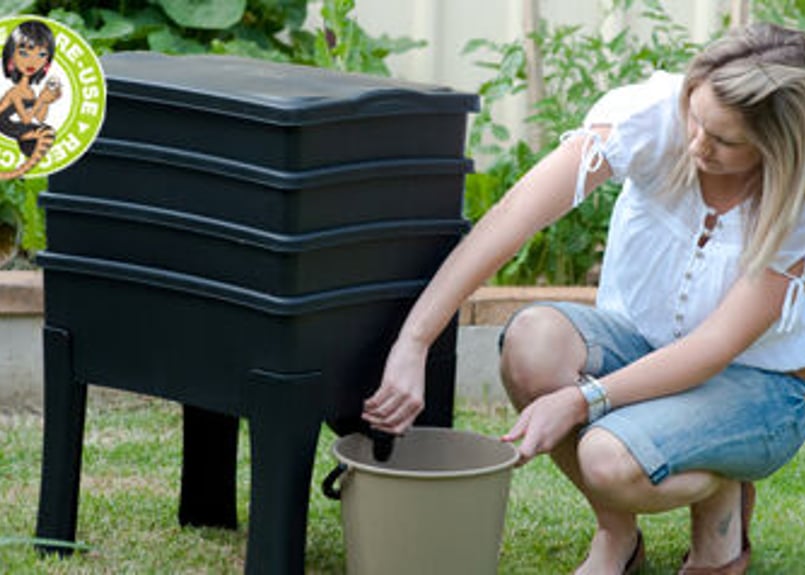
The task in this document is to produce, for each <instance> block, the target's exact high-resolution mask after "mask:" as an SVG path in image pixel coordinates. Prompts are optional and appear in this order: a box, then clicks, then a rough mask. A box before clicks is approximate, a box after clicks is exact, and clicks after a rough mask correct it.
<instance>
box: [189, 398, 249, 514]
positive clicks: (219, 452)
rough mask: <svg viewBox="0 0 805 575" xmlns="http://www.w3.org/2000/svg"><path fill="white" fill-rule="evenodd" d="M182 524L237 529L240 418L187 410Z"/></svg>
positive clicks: (198, 408) (193, 409)
mask: <svg viewBox="0 0 805 575" xmlns="http://www.w3.org/2000/svg"><path fill="white" fill-rule="evenodd" d="M183 414H184V423H183V450H182V488H181V495H180V499H179V524H181V525H196V526H208V527H223V528H225V529H235V528H237V526H238V518H237V486H236V482H235V480H236V477H237V456H238V427H239V424H240V419H239V418H238V417H235V416H232V415H227V414H223V413H216V412H214V411H208V410H206V409H202V408H200V407H194V406H191V405H184V406H183Z"/></svg>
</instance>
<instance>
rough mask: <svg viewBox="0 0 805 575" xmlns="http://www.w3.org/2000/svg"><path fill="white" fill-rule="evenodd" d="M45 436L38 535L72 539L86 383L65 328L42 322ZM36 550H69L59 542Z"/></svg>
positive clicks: (85, 401) (74, 524)
mask: <svg viewBox="0 0 805 575" xmlns="http://www.w3.org/2000/svg"><path fill="white" fill-rule="evenodd" d="M43 339H44V380H45V389H44V407H45V422H44V426H45V429H44V438H43V448H42V478H41V489H40V492H39V513H38V517H37V523H36V535H37V537H41V538H47V539H55V540H60V541H65V542H74V541H75V531H76V522H77V519H78V495H79V483H80V476H81V452H82V447H83V440H84V418H85V415H86V407H87V387H86V385H85V384H84V383H82V382H78V381H76V379H75V376H74V374H73V368H72V349H71V345H70V334H69V332H67V331H65V330H62V329H58V328H54V327H50V326H47V325H46V326H45V327H44V329H43ZM39 550H40V551H44V552H59V553H60V554H69V553H70V550H69V549H67V548H63V547H54V546H39Z"/></svg>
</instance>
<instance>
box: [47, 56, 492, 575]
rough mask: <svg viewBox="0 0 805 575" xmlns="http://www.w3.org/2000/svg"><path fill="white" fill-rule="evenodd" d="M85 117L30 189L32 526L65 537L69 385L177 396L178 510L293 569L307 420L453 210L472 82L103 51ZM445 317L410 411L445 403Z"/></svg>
mask: <svg viewBox="0 0 805 575" xmlns="http://www.w3.org/2000/svg"><path fill="white" fill-rule="evenodd" d="M102 61H103V65H104V69H105V71H106V74H107V80H108V87H109V90H108V94H109V98H108V101H107V113H106V120H105V124H104V127H103V130H102V133H101V136H102V137H101V138H100V139H99V140H98V141H97V142H96V144H95V145H94V146H93V148H92V149H91V150H90V151H89V152H88V153H87V154H86V155H85V156H84V157H83V158H82V159H81V160H80V161H79V162H78V163H76V164H75V165H74V166H72V167H71V168H70V169H68V170H66V171H63V172H60V173H58V174H56V175H54V176H52V177H51V179H50V190H49V191H48V192H47V193H44V194H42V196H41V203H42V205H43V207H44V208H45V211H46V217H47V226H48V250H47V251H46V252H43V253H42V254H40V256H39V262H40V263H41V265H42V267H43V269H44V283H45V327H44V346H45V347H44V349H45V436H44V453H43V463H42V465H43V467H42V489H41V495H40V503H39V518H38V523H37V534H38V535H39V536H40V537H45V538H54V539H63V540H73V539H74V537H75V529H76V518H77V507H78V496H79V477H80V465H81V450H82V439H83V425H84V411H85V403H86V387H87V385H89V384H93V385H101V386H107V387H112V388H117V389H123V390H130V391H133V392H138V393H144V394H148V395H153V396H156V397H162V398H165V399H169V400H173V401H177V402H179V403H181V404H182V405H183V408H184V451H183V466H182V486H181V500H180V508H179V520H180V522H181V523H182V524H194V525H216V526H224V527H234V526H235V524H236V518H235V477H234V475H235V461H236V450H237V429H238V422H239V420H240V419H241V418H246V419H247V420H248V422H249V429H250V435H251V448H252V482H251V508H250V524H249V544H248V551H247V559H246V571H248V572H251V573H276V574H282V575H286V574H294V573H302V572H303V570H304V547H305V529H306V520H307V504H308V493H309V483H310V475H311V470H312V464H313V457H314V453H315V446H316V441H317V437H318V432H319V429H320V426H321V424H322V422H327V423H328V424H329V425H330V426H331V427H332V428H333V429H334V430H335V431H336V432H337V433H340V434H344V433H348V432H352V431H355V430H364V431H365V424H363V423H362V422H361V420H360V412H361V405H362V402H363V400H364V399H365V398H366V397H367V396H368V395H370V394H371V393H372V392H373V390H374V389H375V388H376V387H377V385H378V384H379V381H380V378H381V375H382V369H383V362H384V360H385V356H386V354H387V352H388V349H389V347H390V346H391V344H392V342H393V340H394V337H395V336H396V333H397V331H398V329H399V327H400V325H401V324H402V321H403V320H404V318H405V316H406V314H407V312H408V310H409V309H410V307H411V305H412V304H413V302H414V301H415V299H416V297H417V295H418V294H419V293H420V291H421V290H422V289H423V287H424V286H425V285H426V283H427V281H428V279H429V278H430V277H431V276H432V275H433V273H434V272H435V270H436V268H437V267H438V265H439V264H440V262H441V260H442V259H443V258H444V257H445V255H446V254H447V253H448V252H449V251H450V250H451V249H452V247H453V246H455V244H456V242H458V241H459V239H460V237H461V235H462V234H463V233H464V232H465V230H466V227H467V226H466V222H465V221H464V220H463V218H462V216H461V197H462V192H463V181H464V175H465V174H466V173H467V172H468V171H469V170H470V169H471V163H470V162H469V161H468V160H467V159H465V158H464V157H463V143H464V137H465V124H466V115H467V113H468V112H471V111H473V110H474V109H475V108H476V107H477V98H476V97H475V96H474V95H469V94H461V93H457V92H454V91H452V90H449V89H445V88H438V87H429V86H422V85H417V84H411V83H404V82H397V81H393V80H388V79H379V78H374V77H368V76H360V75H351V74H343V73H336V72H331V71H324V70H318V69H313V68H302V67H295V66H288V65H278V64H272V63H266V62H260V61H254V60H245V59H238V58H229V57H210V56H188V57H169V56H162V55H156V54H149V53H131V54H116V55H112V56H108V57H104V58H103V60H102ZM456 329H457V327H456V322H455V321H454V322H453V323H452V324H451V326H450V327H449V328H448V329H447V330H445V332H444V333H443V334H442V335H441V337H440V338H439V340H438V341H437V343H436V345H434V347H433V349H432V350H431V354H430V356H429V359H428V368H427V373H426V377H427V380H428V384H427V393H428V397H427V398H426V400H427V406H428V407H427V409H426V410H425V412H424V413H423V414H422V416H421V417H420V419H419V420H418V422H419V423H427V424H430V425H450V424H451V423H452V409H453V389H454V381H453V379H454V376H455V338H456Z"/></svg>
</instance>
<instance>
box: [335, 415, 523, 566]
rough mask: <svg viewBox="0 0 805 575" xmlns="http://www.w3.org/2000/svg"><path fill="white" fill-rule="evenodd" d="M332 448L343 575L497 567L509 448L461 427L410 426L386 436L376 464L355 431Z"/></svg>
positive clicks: (513, 456) (509, 468) (511, 458)
mask: <svg viewBox="0 0 805 575" xmlns="http://www.w3.org/2000/svg"><path fill="white" fill-rule="evenodd" d="M333 452H334V454H335V456H336V458H337V459H338V460H339V461H340V466H339V467H340V469H339V470H338V471H340V472H342V473H343V475H341V477H340V484H341V487H340V499H341V518H342V523H343V527H344V539H345V544H346V550H347V571H348V573H350V575H380V574H382V575H397V574H399V575H430V574H433V575H452V574H455V575H470V574H474V573H477V574H479V575H491V574H494V573H496V572H497V564H498V554H499V550H500V542H501V537H502V534H503V525H504V520H505V516H506V503H507V501H508V495H509V484H510V481H511V473H512V468H513V466H514V464H515V462H516V461H517V451H516V450H515V449H514V447H513V446H511V445H509V444H506V443H502V442H500V441H499V440H497V439H492V438H489V437H486V436H483V435H479V434H477V433H472V432H468V431H459V430H455V429H444V428H427V427H420V428H414V429H412V430H410V431H408V432H407V433H406V434H405V435H404V436H402V437H400V438H397V439H396V440H395V443H394V450H393V452H392V454H391V458H390V459H389V460H388V461H386V462H378V461H376V460H375V459H374V457H373V456H372V442H371V440H370V439H368V438H367V437H365V436H364V435H361V434H353V435H349V436H347V437H343V438H341V439H339V440H338V441H337V442H336V444H335V446H334V447H333ZM338 471H334V473H333V474H331V478H332V477H335V476H337V475H338ZM325 491H327V489H325ZM330 491H331V492H332V491H333V490H332V485H331V486H330ZM336 496H338V493H337V492H336Z"/></svg>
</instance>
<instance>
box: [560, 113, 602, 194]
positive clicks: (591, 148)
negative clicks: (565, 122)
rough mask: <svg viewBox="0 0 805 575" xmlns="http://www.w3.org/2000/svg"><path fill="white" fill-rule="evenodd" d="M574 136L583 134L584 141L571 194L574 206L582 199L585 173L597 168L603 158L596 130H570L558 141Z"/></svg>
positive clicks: (585, 179)
mask: <svg viewBox="0 0 805 575" xmlns="http://www.w3.org/2000/svg"><path fill="white" fill-rule="evenodd" d="M575 136H584V142H583V143H582V145H581V162H579V171H578V174H577V175H576V191H575V193H574V194H573V207H574V208H575V207H576V206H578V205H579V204H580V203H581V202H583V201H584V184H585V182H586V181H587V174H588V173H590V172H595V171H596V170H598V168H600V167H601V165H602V164H603V163H604V159H605V158H604V143H603V142H602V141H601V136H600V134H598V132H595V131H593V130H590V129H587V128H579V129H577V130H570V131H568V132H565V133H564V134H562V135H561V137H560V138H559V142H560V143H561V142H564V141H565V140H568V139H570V138H573V137H575Z"/></svg>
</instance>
